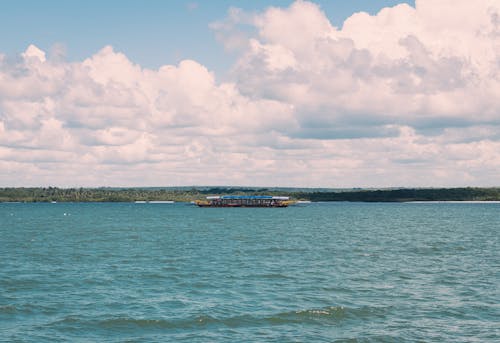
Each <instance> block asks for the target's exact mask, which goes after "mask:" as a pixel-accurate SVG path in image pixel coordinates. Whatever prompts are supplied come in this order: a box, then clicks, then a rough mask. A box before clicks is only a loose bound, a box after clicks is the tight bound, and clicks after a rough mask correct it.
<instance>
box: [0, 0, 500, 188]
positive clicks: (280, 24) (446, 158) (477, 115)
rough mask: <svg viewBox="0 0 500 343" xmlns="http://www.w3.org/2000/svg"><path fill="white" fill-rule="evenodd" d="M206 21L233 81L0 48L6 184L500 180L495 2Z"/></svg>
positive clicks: (119, 59) (107, 59) (0, 132)
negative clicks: (340, 18)
mask: <svg viewBox="0 0 500 343" xmlns="http://www.w3.org/2000/svg"><path fill="white" fill-rule="evenodd" d="M240 25H244V26H245V27H244V28H243V29H242V30H239V27H240ZM248 25H250V26H253V28H254V30H248ZM212 28H213V29H214V30H215V35H216V36H217V37H218V38H219V39H220V40H222V41H223V43H224V44H225V46H226V47H228V48H229V49H231V50H233V52H237V53H239V58H238V61H237V63H236V64H235V66H234V67H233V69H232V73H231V76H232V77H231V79H230V81H228V82H224V83H220V82H217V79H216V76H215V75H214V74H213V73H212V72H210V71H209V70H208V69H207V68H206V67H204V66H203V65H201V64H200V63H198V62H195V61H192V60H184V61H182V62H180V63H179V64H178V65H175V66H173V65H165V66H163V67H161V68H159V69H158V70H150V69H146V68H143V67H141V66H140V65H137V64H134V63H133V62H132V61H130V60H129V59H128V58H127V56H125V55H124V54H122V53H120V52H116V51H114V50H113V48H112V47H110V46H108V47H104V48H103V49H102V50H101V51H99V52H97V53H96V54H94V55H93V56H91V57H89V58H88V59H86V60H84V61H81V62H72V63H70V62H65V61H63V60H61V58H60V57H58V56H55V57H54V56H50V55H49V56H47V54H46V53H45V52H44V51H42V50H40V49H39V48H37V47H36V46H34V45H30V46H29V47H28V48H27V49H26V51H25V52H24V53H22V54H21V55H20V56H19V57H18V58H9V57H6V56H2V55H0V181H1V183H2V185H3V186H8V185H14V186H16V185H18V186H20V185H48V184H52V185H61V186H81V185H83V186H98V185H190V184H240V185H283V186H285V185H287V186H293V185H296V186H332V187H338V186H457V185H498V184H499V182H500V173H499V172H498V170H500V157H499V154H498V151H499V149H500V114H499V110H500V94H499V93H500V1H499V0H478V1H474V2H471V1H465V0H464V1H456V0H454V1H451V0H443V1H438V2H436V1H432V0H420V1H419V0H417V1H416V6H415V8H413V7H411V6H408V5H406V4H401V5H398V6H395V7H392V8H385V9H383V10H381V11H380V12H379V13H378V14H376V15H373V16H371V15H368V14H366V13H356V14H354V15H352V16H351V17H350V18H348V19H347V20H346V21H345V22H344V24H343V26H342V27H341V28H337V27H334V26H332V24H331V23H330V21H329V20H328V18H327V17H326V15H325V13H323V12H322V11H321V8H320V7H319V6H318V5H316V4H314V3H312V2H306V1H296V2H295V3H293V4H291V5H290V6H289V7H288V8H269V9H267V10H265V11H264V12H262V13H258V14H250V13H244V12H243V11H241V10H237V9H231V10H230V12H229V16H228V18H227V19H226V20H223V21H221V22H218V23H214V24H213V25H212Z"/></svg>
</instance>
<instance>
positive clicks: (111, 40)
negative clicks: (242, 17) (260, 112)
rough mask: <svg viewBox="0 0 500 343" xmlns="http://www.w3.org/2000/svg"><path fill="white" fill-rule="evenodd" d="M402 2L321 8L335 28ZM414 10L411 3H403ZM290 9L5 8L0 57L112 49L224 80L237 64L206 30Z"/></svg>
mask: <svg viewBox="0 0 500 343" xmlns="http://www.w3.org/2000/svg"><path fill="white" fill-rule="evenodd" d="M401 2H404V1H399V0H351V1H344V0H322V1H317V2H316V3H318V4H319V5H320V6H321V8H322V10H323V11H324V12H325V14H326V15H327V16H328V18H329V19H330V20H331V22H332V24H333V25H335V26H341V25H342V23H343V21H344V20H345V19H346V18H347V17H349V16H350V15H352V14H353V13H354V12H358V11H366V12H368V13H371V14H374V13H376V12H377V11H379V10H380V9H381V8H383V7H387V6H393V5H395V4H398V3H401ZM406 2H407V3H409V4H411V5H414V1H406ZM291 3H292V1H289V0H288V1H264V0H254V1H230V0H218V1H217V0H216V1H205V2H202V1H179V0H168V1H163V0H148V1H138V0H119V1H116V0H107V1H99V0H87V1H75V0H67V1H63V0H60V1H54V0H52V1H51V0H49V1H39V0H38V1H37V0H16V1H9V0H6V1H2V9H1V11H0V42H1V51H2V52H3V53H5V54H8V55H15V54H19V53H21V52H23V51H24V50H25V49H26V47H27V46H28V45H29V44H35V45H36V46H38V47H40V48H41V49H43V50H45V51H50V50H51V48H52V47H53V46H54V45H55V44H58V45H61V46H62V47H64V49H65V50H66V57H67V59H68V60H83V59H84V58H86V57H88V56H90V55H92V54H94V53H95V52H97V51H98V50H99V49H101V48H102V47H103V46H106V45H112V46H113V47H114V48H115V49H116V50H117V51H121V52H124V53H125V54H126V55H127V56H128V57H129V58H130V59H131V60H132V61H133V62H135V63H138V64H140V65H142V66H143V67H147V68H158V67H159V66H161V65H164V64H176V63H178V62H179V61H180V60H182V59H194V60H196V61H199V62H201V63H202V64H204V65H206V66H207V67H208V68H209V69H211V70H215V71H218V72H223V71H224V70H225V69H227V68H228V67H229V66H230V65H231V63H232V62H234V56H232V55H231V54H228V53H227V52H224V50H223V48H222V46H221V45H220V44H219V43H218V42H217V41H216V39H215V36H214V34H213V32H212V31H211V30H210V29H209V25H210V23H212V22H214V21H218V20H221V19H223V18H224V17H225V16H226V14H227V11H228V9H229V8H231V7H237V8H241V9H244V10H246V11H256V12H260V11H262V10H264V9H265V8H267V7H269V6H279V7H286V6H288V5H290V4H291Z"/></svg>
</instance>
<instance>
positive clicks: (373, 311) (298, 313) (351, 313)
mask: <svg viewBox="0 0 500 343" xmlns="http://www.w3.org/2000/svg"><path fill="white" fill-rule="evenodd" d="M386 312H387V309H386V308H373V307H362V308H346V307H344V306H330V307H324V308H311V309H303V310H295V311H287V312H278V313H274V314H269V315H262V316H255V315H250V314H242V315H237V316H230V317H215V316H211V315H198V316H194V317H190V318H173V319H163V318H162V319H158V318H134V317H128V316H120V317H111V318H101V319H85V318H81V317H75V316H67V317H65V318H64V319H62V320H59V321H56V322H53V323H51V324H50V326H56V327H60V328H64V329H67V327H68V326H69V327H73V326H76V327H80V328H84V329H85V328H86V329H95V328H99V329H104V330H137V329H142V330H147V331H155V330H164V329H193V328H199V327H206V326H216V327H230V328H238V327H259V326H264V327H265V326H279V325H288V324H325V323H326V322H331V323H335V322H340V321H343V320H349V319H360V318H366V317H372V316H374V317H380V316H384V315H385V314H386Z"/></svg>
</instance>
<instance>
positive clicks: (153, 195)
mask: <svg viewBox="0 0 500 343" xmlns="http://www.w3.org/2000/svg"><path fill="white" fill-rule="evenodd" d="M223 194H233V195H264V194H266V195H267V194H268V195H286V196H290V197H291V198H292V199H296V200H309V201H313V202H316V201H350V202H408V201H500V187H493V188H475V187H466V188H390V189H361V188H349V189H333V188H281V187H275V188H273V187H229V186H227V187H226V186H222V187H208V186H207V187H202V186H196V187H145V188H139V187H138V188H108V187H101V188H58V187H33V188H23V187H21V188H0V202H54V201H56V202H134V201H176V202H190V201H194V200H197V199H204V198H205V197H206V196H208V195H223Z"/></svg>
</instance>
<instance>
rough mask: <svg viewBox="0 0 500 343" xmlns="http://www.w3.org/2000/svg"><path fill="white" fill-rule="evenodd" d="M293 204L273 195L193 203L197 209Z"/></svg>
mask: <svg viewBox="0 0 500 343" xmlns="http://www.w3.org/2000/svg"><path fill="white" fill-rule="evenodd" d="M293 203H294V201H291V200H290V198H289V197H285V196H274V195H216V196H208V197H207V198H206V200H197V201H195V204H196V205H198V206H199V207H287V206H289V205H291V204H293Z"/></svg>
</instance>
